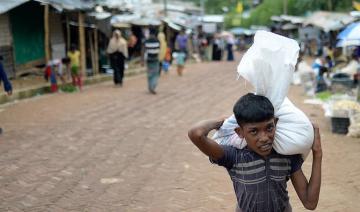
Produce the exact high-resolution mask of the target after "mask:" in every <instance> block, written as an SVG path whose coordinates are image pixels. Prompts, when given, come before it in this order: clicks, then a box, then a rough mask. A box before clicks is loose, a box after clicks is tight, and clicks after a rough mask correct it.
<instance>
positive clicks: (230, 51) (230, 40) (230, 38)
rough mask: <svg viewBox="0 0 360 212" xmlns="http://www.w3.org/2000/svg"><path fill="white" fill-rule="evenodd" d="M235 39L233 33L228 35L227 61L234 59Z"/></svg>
mask: <svg viewBox="0 0 360 212" xmlns="http://www.w3.org/2000/svg"><path fill="white" fill-rule="evenodd" d="M234 44H235V39H234V37H233V36H232V35H228V36H227V37H226V49H227V61H234V53H233V46H234Z"/></svg>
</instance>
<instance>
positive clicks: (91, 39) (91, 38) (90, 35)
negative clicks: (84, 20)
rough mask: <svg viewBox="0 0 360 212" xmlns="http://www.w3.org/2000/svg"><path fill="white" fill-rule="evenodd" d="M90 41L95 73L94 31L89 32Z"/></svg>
mask: <svg viewBox="0 0 360 212" xmlns="http://www.w3.org/2000/svg"><path fill="white" fill-rule="evenodd" d="M88 38H89V39H88V42H89V45H90V57H91V68H92V69H93V74H95V53H94V51H95V50H94V43H93V42H94V40H93V33H92V32H91V31H89V33H88Z"/></svg>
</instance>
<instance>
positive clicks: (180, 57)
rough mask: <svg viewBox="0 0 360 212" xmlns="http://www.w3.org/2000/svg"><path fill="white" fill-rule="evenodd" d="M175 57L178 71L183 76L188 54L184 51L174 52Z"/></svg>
mask: <svg viewBox="0 0 360 212" xmlns="http://www.w3.org/2000/svg"><path fill="white" fill-rule="evenodd" d="M174 58H175V60H176V64H177V73H178V75H179V76H182V75H183V72H184V68H185V58H186V54H185V52H184V51H178V52H174Z"/></svg>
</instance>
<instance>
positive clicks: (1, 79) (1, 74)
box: [0, 56, 12, 134]
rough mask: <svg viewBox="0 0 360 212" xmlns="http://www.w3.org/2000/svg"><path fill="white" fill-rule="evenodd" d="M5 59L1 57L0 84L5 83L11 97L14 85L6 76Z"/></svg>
mask: <svg viewBox="0 0 360 212" xmlns="http://www.w3.org/2000/svg"><path fill="white" fill-rule="evenodd" d="M2 61H3V57H2V56H0V83H3V86H4V90H5V92H6V93H7V94H8V95H9V96H10V95H11V94H12V85H11V83H10V81H9V79H8V77H7V75H6V72H5V70H4V67H3V64H2ZM2 132H3V130H2V128H0V134H2Z"/></svg>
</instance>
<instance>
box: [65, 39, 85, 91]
mask: <svg viewBox="0 0 360 212" xmlns="http://www.w3.org/2000/svg"><path fill="white" fill-rule="evenodd" d="M67 56H68V57H69V58H70V67H71V78H72V82H73V85H74V86H79V89H80V90H81V87H82V81H81V74H80V70H79V67H80V51H79V50H77V49H76V46H75V45H71V47H70V51H69V52H68V54H67Z"/></svg>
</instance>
